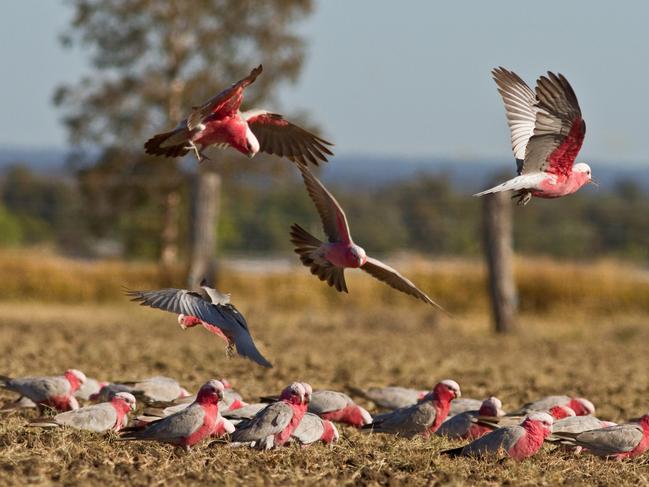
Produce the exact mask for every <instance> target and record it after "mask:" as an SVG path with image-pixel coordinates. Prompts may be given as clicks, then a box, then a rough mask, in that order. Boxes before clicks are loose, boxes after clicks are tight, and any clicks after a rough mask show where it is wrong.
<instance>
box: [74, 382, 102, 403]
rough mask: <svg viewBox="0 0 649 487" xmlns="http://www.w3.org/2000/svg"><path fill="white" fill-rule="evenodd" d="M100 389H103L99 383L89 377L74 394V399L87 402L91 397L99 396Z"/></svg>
mask: <svg viewBox="0 0 649 487" xmlns="http://www.w3.org/2000/svg"><path fill="white" fill-rule="evenodd" d="M100 389H101V387H100V385H99V381H97V380H96V379H91V378H90V377H87V378H86V381H85V382H84V383H83V384H81V387H79V389H77V392H75V393H74V397H76V398H77V399H83V400H84V401H87V400H89V399H90V396H91V395H93V394H97V393H98V392H99V390H100Z"/></svg>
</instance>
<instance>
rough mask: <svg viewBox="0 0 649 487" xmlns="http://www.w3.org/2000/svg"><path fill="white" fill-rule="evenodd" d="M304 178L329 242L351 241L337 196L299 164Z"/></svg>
mask: <svg viewBox="0 0 649 487" xmlns="http://www.w3.org/2000/svg"><path fill="white" fill-rule="evenodd" d="M299 169H300V172H301V173H302V179H304V184H305V185H306V189H307V191H308V193H309V197H310V198H311V200H312V201H313V203H314V204H315V207H316V209H317V210H318V214H319V215H320V220H321V221H322V229H323V230H324V232H325V234H326V235H327V237H328V239H329V242H345V243H351V241H352V238H351V235H350V232H349V224H348V223H347V217H346V216H345V212H344V211H343V209H342V207H341V206H340V204H339V203H338V201H336V198H334V196H333V195H332V194H331V193H330V192H329V191H328V190H327V188H325V187H324V185H323V184H322V183H321V182H320V181H319V180H318V179H317V178H316V177H315V176H314V175H313V174H312V173H311V171H309V169H307V168H306V166H299Z"/></svg>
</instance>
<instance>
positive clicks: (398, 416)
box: [367, 403, 436, 437]
mask: <svg viewBox="0 0 649 487" xmlns="http://www.w3.org/2000/svg"><path fill="white" fill-rule="evenodd" d="M435 416H436V412H435V409H434V408H433V406H432V405H431V404H429V403H420V404H414V405H412V406H409V407H406V408H401V409H397V410H396V411H392V412H391V413H386V414H382V415H380V416H377V417H375V418H374V420H373V422H372V423H371V424H370V425H367V427H368V429H372V431H376V432H379V433H394V434H401V435H404V436H407V437H409V436H414V435H416V434H418V433H423V432H424V431H426V429H428V427H429V426H430V425H431V424H432V423H433V422H434V421H435Z"/></svg>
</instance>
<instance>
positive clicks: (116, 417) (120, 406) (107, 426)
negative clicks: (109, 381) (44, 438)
mask: <svg viewBox="0 0 649 487" xmlns="http://www.w3.org/2000/svg"><path fill="white" fill-rule="evenodd" d="M135 402H136V400H135V396H133V394H130V393H128V392H118V393H117V394H115V395H114V396H113V398H112V399H111V400H110V401H109V402H102V403H100V404H93V405H91V406H85V407H82V408H79V409H75V410H73V411H67V412H65V413H59V414H57V415H56V416H52V417H51V418H38V419H35V420H34V421H32V422H31V423H30V426H40V427H46V428H47V427H57V426H68V427H71V428H75V429H79V430H85V431H94V432H96V433H101V432H104V431H108V430H113V431H119V430H121V429H122V428H123V427H125V426H126V423H127V422H128V413H129V412H130V411H133V410H135Z"/></svg>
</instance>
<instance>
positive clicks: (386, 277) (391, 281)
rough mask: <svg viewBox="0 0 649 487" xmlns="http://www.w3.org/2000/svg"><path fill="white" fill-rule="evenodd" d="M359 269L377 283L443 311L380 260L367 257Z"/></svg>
mask: <svg viewBox="0 0 649 487" xmlns="http://www.w3.org/2000/svg"><path fill="white" fill-rule="evenodd" d="M361 269H363V270H364V271H365V272H367V273H368V274H371V275H372V276H374V277H376V278H377V279H378V280H379V281H382V282H384V283H386V284H387V285H388V286H390V287H393V288H394V289H396V290H397V291H401V292H402V293H406V294H409V295H410V296H414V297H415V298H417V299H420V300H422V301H423V302H424V303H428V304H430V305H431V306H435V307H436V308H439V309H440V310H442V311H445V310H444V308H442V307H441V306H440V305H439V304H437V303H436V302H435V301H433V300H432V299H430V298H429V297H428V295H427V294H426V293H424V292H422V291H420V290H419V288H418V287H417V286H415V285H414V284H413V283H412V282H411V281H410V280H408V279H406V278H405V277H404V276H402V275H401V274H400V273H399V272H398V271H397V270H396V269H393V268H392V267H390V266H389V265H386V264H384V263H383V262H381V261H380V260H378V259H373V258H372V257H368V258H367V262H365V264H363V265H362V266H361Z"/></svg>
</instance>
